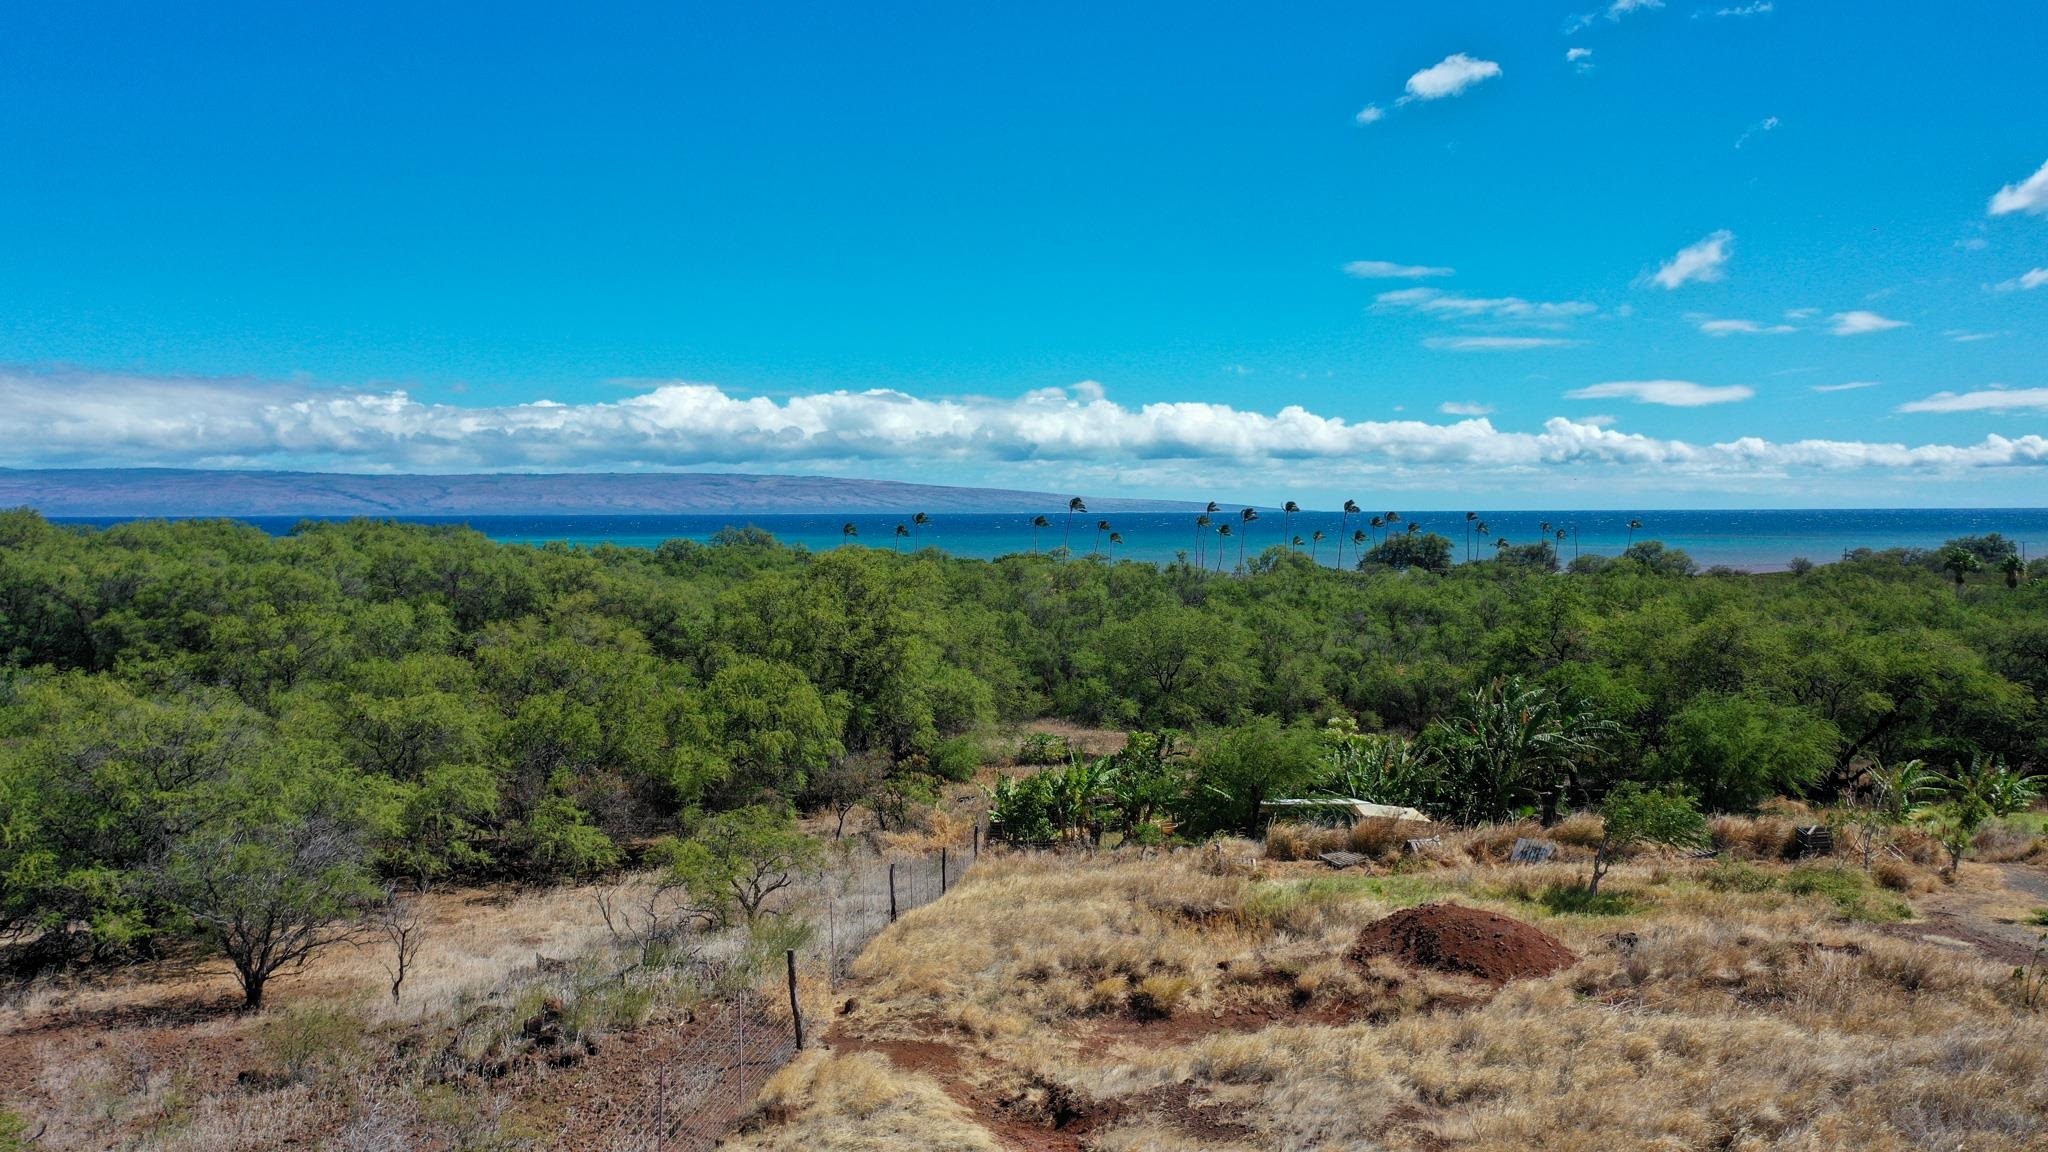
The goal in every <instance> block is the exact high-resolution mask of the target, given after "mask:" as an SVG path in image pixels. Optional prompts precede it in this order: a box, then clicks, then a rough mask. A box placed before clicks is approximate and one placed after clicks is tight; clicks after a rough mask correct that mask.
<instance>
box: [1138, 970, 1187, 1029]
mask: <svg viewBox="0 0 2048 1152" xmlns="http://www.w3.org/2000/svg"><path fill="white" fill-rule="evenodd" d="M1187 991H1188V981H1187V978H1186V977H1184V976H1147V977H1145V978H1144V979H1143V980H1140V981H1138V986H1137V987H1136V988H1133V989H1131V1012H1132V1013H1133V1014H1134V1015H1136V1016H1138V1017H1140V1018H1141V1019H1146V1020H1164V1019H1166V1018H1167V1017H1169V1016H1171V1015H1173V1010H1174V1009H1175V1008H1176V1007H1178V1006H1179V1004H1180V1001H1181V998H1182V997H1183V996H1185V995H1187Z"/></svg>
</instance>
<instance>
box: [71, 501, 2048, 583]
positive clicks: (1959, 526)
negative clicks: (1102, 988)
mask: <svg viewBox="0 0 2048 1152" xmlns="http://www.w3.org/2000/svg"><path fill="white" fill-rule="evenodd" d="M1403 515H1404V517H1412V518H1413V519H1414V520H1415V521H1416V522H1417V523H1419V524H1421V525H1422V527H1423V529H1424V530H1427V531H1434V532H1440V533H1442V534H1444V535H1445V536H1448V537H1450V538H1451V541H1452V543H1453V544H1454V545H1455V547H1456V550H1457V553H1458V557H1459V558H1460V559H1463V558H1464V557H1465V555H1466V545H1467V540H1468V539H1471V540H1472V542H1473V547H1474V551H1475V552H1490V550H1491V549H1490V547H1489V544H1490V540H1491V539H1500V538H1505V539H1507V540H1510V541H1512V542H1514V543H1517V544H1523V543H1530V542H1533V541H1534V540H1536V539H1537V538H1538V536H1539V535H1541V525H1542V524H1543V523H1545V522H1547V523H1549V524H1550V525H1551V531H1552V533H1555V531H1556V530H1557V529H1558V528H1564V529H1565V530H1566V532H1567V538H1566V540H1565V541H1564V543H1563V545H1562V549H1563V554H1564V556H1565V558H1566V559H1570V558H1571V557H1572V555H1574V553H1575V552H1590V553H1599V554H1607V555H1611V554H1613V553H1616V552H1619V551H1621V550H1622V549H1623V548H1624V547H1626V546H1627V543H1628V541H1629V539H1630V535H1631V534H1630V532H1629V528H1628V523H1629V521H1630V519H1638V520H1641V521H1642V525H1643V526H1642V528H1641V529H1639V530H1637V531H1636V532H1635V533H1634V534H1633V536H1634V538H1635V539H1637V540H1661V541H1663V542H1664V543H1665V544H1666V545H1668V546H1670V547H1673V548H1682V549H1684V550H1685V551H1686V552H1688V553H1690V554H1691V555H1692V557H1693V558H1694V559H1695V560H1697V561H1699V562H1700V563H1701V564H1703V565H1705V564H1727V565H1731V566H1734V567H1739V568H1753V569H1772V568H1782V567H1784V566H1785V565H1786V564H1787V563H1789V562H1790V561H1791V559H1792V558H1793V557H1795V556H1804V557H1806V558H1807V559H1809V560H1813V561H1815V562H1816V563H1825V562H1827V561H1830V560H1838V559H1840V558H1841V556H1842V553H1843V552H1844V551H1846V550H1849V549H1854V548H1897V547H1912V548H1931V547H1934V546H1937V545H1939V544H1940V543H1942V542H1943V541H1944V540H1948V539H1951V538H1953V537H1956V536H1965V535H1977V534H1980V533H1985V532H2002V533H2004V534H2005V535H2007V536H2009V537H2012V538H2013V539H2015V540H2018V541H2020V542H2021V544H2022V545H2023V547H2025V549H2026V550H2027V554H2028V555H2029V556H2039V555H2042V554H2043V553H2044V551H2048V509H2044V508H2019V509H2014V508H1990V509H1979V508H1902V509H1884V508H1858V509H1835V510H1812V509H1800V510H1744V511H1707V512H1698V511H1661V512H1660V511H1644V512H1634V513H1629V512H1570V511H1550V512H1545V511H1505V512H1500V511H1496V512H1481V513H1479V517H1480V519H1482V520H1484V521H1485V522H1486V523H1487V525H1488V527H1489V528H1490V529H1491V535H1490V537H1489V538H1486V539H1481V538H1477V537H1468V533H1467V522H1466V520H1465V514H1464V513H1463V512H1462V511H1459V512H1413V513H1404V514H1403ZM1046 516H1047V518H1048V519H1050V520H1051V521H1052V526H1051V527H1050V528H1046V529H1040V530H1039V531H1038V533H1037V541H1036V543H1037V547H1038V548H1040V549H1041V550H1045V549H1051V548H1056V547H1059V546H1060V545H1061V543H1062V541H1063V540H1065V539H1066V532H1067V519H1066V516H1065V514H1064V512H1047V513H1046ZM1031 517H1032V514H1031V513H1026V512H1015V513H971V514H970V513H960V514H948V515H935V516H934V517H933V522H932V523H931V524H930V525H929V526H926V527H923V528H919V529H918V530H917V534H916V535H915V537H913V538H911V539H899V538H897V537H896V535H895V529H896V526H897V525H898V524H906V525H907V523H908V518H907V517H904V516H901V515H896V514H888V515H874V514H859V513H856V514H839V515H816V516H810V515H801V516H795V515H766V516H748V515H739V514H721V515H710V516H667V515H663V516H419V517H398V518H397V519H401V520H404V521H406V522H409V523H425V524H449V523H456V524H467V525H469V526H471V527H473V528H475V529H476V530H478V531H480V532H482V533H484V534H485V535H487V536H489V537H491V538H492V539H494V540H502V541H506V542H509V543H519V544H539V543H545V542H548V541H562V542H566V543H570V544H578V545H596V544H606V543H609V544H618V545H622V546H625V547H636V548H651V547H654V546H656V545H658V544H660V543H661V542H662V541H664V540H670V539H677V538H687V539H693V540H702V539H705V538H707V537H709V536H711V535H712V534H713V533H715V532H717V531H718V530H719V529H721V528H725V527H732V526H744V525H754V526H757V527H760V528H763V529H765V530H767V531H769V532H772V533H774V534H775V536H776V538H777V539H779V540H782V541H784V542H786V543H789V544H801V545H804V546H805V547H808V548H812V549H822V548H837V547H840V546H841V545H842V544H844V543H846V542H847V538H846V537H845V536H844V535H842V532H841V529H842V527H843V526H844V525H846V524H848V523H851V524H853V525H854V526H855V528H856V529H857V530H858V533H859V535H858V536H857V537H855V538H854V540H855V542H856V543H859V544H862V545H866V546H868V547H874V548H899V547H909V548H917V547H927V546H929V547H937V548H942V549H944V550H945V551H947V552H950V553H953V554H955V555H959V556H973V557H982V558H988V557H994V556H1001V555H1006V554H1008V553H1012V552H1028V551H1030V550H1031V549H1032V546H1033V534H1032V529H1031ZM245 519H247V520H248V522H249V523H251V524H254V525H256V526H257V527H259V528H262V529H263V530H264V531H267V532H272V533H277V534H283V533H286V532H289V531H291V530H292V528H293V527H294V526H295V525H297V524H298V523H300V522H301V519H300V518H299V517H292V516H252V517H246V518H245ZM1102 519H1107V520H1109V521H1110V523H1111V526H1112V528H1113V529H1114V530H1115V531H1116V532H1117V533H1118V534H1119V535H1121V536H1122V537H1123V541H1124V542H1123V543H1122V544H1121V545H1118V546H1117V549H1116V556H1117V558H1118V559H1131V560H1145V561H1150V562H1154V563H1163V562H1166V561H1169V560H1172V559H1173V558H1174V557H1175V555H1176V554H1177V553H1178V552H1180V551H1182V550H1188V551H1192V550H1194V549H1195V548H1196V545H1197V540H1198V537H1197V534H1196V529H1195V516H1194V513H1191V512H1189V513H1183V512H1169V513H1159V512H1146V513H1128V514H1123V515H1112V516H1107V517H1104V516H1096V515H1077V516H1075V517H1074V520H1073V529H1072V532H1073V535H1072V546H1073V548H1074V550H1075V551H1076V552H1082V553H1085V552H1088V551H1090V550H1091V549H1092V548H1094V547H1096V543H1097V540H1096V538H1097V532H1096V530H1095V523H1096V521H1098V520H1102ZM1225 519H1228V520H1230V521H1231V523H1232V530H1233V531H1234V532H1238V533H1239V534H1240V535H1238V536H1233V537H1232V538H1231V539H1229V540H1227V541H1224V542H1223V548H1224V549H1225V552H1224V555H1223V563H1224V567H1226V568H1228V567H1229V566H1231V565H1232V564H1234V563H1235V562H1236V560H1237V556H1238V545H1239V541H1240V539H1242V540H1243V541H1244V543H1245V551H1246V554H1247V555H1249V554H1254V553H1256V552H1257V551H1258V550H1260V549H1262V548H1267V547H1271V546H1272V545H1275V544H1280V543H1284V542H1286V541H1287V540H1288V539H1289V538H1291V537H1293V536H1300V537H1301V538H1302V540H1303V541H1304V546H1303V551H1304V552H1306V551H1308V550H1309V543H1310V535H1311V533H1313V532H1315V531H1316V530H1318V529H1320V530H1321V531H1322V532H1323V533H1324V534H1325V536H1326V537H1327V538H1326V539H1325V540H1324V541H1322V543H1320V544H1319V545H1315V546H1314V550H1315V553H1316V556H1317V558H1318V559H1319V560H1321V561H1322V562H1323V563H1326V564H1328V563H1335V562H1336V558H1337V547H1336V546H1337V538H1338V536H1339V535H1340V534H1341V535H1342V536H1343V537H1344V538H1345V541H1346V543H1345V547H1344V563H1346V564H1347V565H1348V564H1350V563H1351V562H1352V559H1351V557H1352V549H1351V546H1350V543H1349V539H1350V533H1351V531H1355V530H1357V529H1359V528H1365V529H1366V531H1367V532H1368V533H1371V534H1372V535H1373V536H1374V537H1375V538H1377V537H1378V535H1379V534H1380V533H1379V532H1377V531H1375V530H1374V529H1372V528H1371V527H1370V526H1369V525H1367V524H1364V523H1361V522H1360V520H1359V518H1358V517H1355V516H1354V517H1352V518H1351V519H1350V521H1349V522H1348V525H1347V526H1346V527H1344V528H1342V529H1341V530H1340V521H1341V519H1342V518H1341V516H1340V515H1339V514H1338V513H1334V512H1321V511H1316V512H1300V513H1296V514H1295V515H1294V516H1293V518H1292V521H1291V523H1289V522H1288V521H1287V518H1285V517H1283V516H1282V515H1281V514H1280V513H1279V512H1267V511H1262V512H1261V514H1260V518H1259V519H1258V520H1257V521H1256V522H1255V523H1253V524H1252V525H1250V527H1249V531H1248V532H1246V531H1245V530H1244V527H1243V525H1241V524H1240V523H1238V522H1237V520H1236V514H1235V512H1234V511H1232V512H1228V513H1226V514H1224V515H1223V516H1219V517H1217V520H1218V521H1219V522H1220V521H1222V520H1225ZM119 520H120V518H107V517H92V518H79V519H70V520H66V521H64V522H67V523H79V524H93V525H106V524H113V523H118V522H119ZM1404 526H1405V525H1404ZM1199 539H1200V540H1201V542H1202V549H1203V558H1204V559H1205V561H1206V563H1207V564H1208V565H1210V566H1212V567H1213V566H1214V565H1215V564H1216V561H1217V553H1216V549H1217V543H1218V541H1217V537H1216V534H1215V531H1214V529H1213V528H1212V529H1211V530H1210V531H1209V532H1208V533H1207V534H1206V535H1205V536H1202V537H1200V538H1199ZM1102 546H1103V547H1104V548H1105V549H1106V548H1107V546H1108V541H1107V534H1106V533H1105V534H1103V540H1102Z"/></svg>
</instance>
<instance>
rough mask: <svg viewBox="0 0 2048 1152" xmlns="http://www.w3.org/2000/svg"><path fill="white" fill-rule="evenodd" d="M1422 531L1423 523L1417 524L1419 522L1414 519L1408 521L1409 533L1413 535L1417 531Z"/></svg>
mask: <svg viewBox="0 0 2048 1152" xmlns="http://www.w3.org/2000/svg"><path fill="white" fill-rule="evenodd" d="M1420 531H1422V525H1420V524H1417V523H1416V522H1415V521H1413V520H1410V521H1409V522H1408V534H1409V535H1410V536H1413V535H1415V534H1416V533H1417V532H1420Z"/></svg>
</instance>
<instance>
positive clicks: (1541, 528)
mask: <svg viewBox="0 0 2048 1152" xmlns="http://www.w3.org/2000/svg"><path fill="white" fill-rule="evenodd" d="M1536 531H1537V533H1538V534H1539V535H1541V536H1543V537H1544V538H1545V539H1549V537H1550V521H1548V520H1545V521H1543V522H1542V523H1541V524H1538V525H1536Z"/></svg>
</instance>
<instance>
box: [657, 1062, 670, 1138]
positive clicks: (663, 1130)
mask: <svg viewBox="0 0 2048 1152" xmlns="http://www.w3.org/2000/svg"><path fill="white" fill-rule="evenodd" d="M667 1143H668V1061H666V1060H663V1061H662V1062H661V1064H660V1065H659V1066H658V1067H657V1068H656V1069H655V1082H654V1152H662V1148H663V1147H664V1146H665V1145H666V1144H667Z"/></svg>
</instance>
